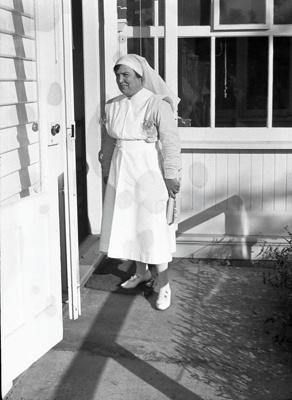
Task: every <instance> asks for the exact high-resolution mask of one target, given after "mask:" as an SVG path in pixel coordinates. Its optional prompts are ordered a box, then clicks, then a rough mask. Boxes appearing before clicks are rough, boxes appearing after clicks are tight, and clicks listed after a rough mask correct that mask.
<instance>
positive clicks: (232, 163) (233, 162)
mask: <svg viewBox="0 0 292 400" xmlns="http://www.w3.org/2000/svg"><path fill="white" fill-rule="evenodd" d="M234 196H237V198H236V199H235V200H234ZM238 196H239V156H238V152H236V153H233V152H232V153H230V154H227V208H228V209H231V210H234V208H236V209H238V208H239V199H238Z"/></svg>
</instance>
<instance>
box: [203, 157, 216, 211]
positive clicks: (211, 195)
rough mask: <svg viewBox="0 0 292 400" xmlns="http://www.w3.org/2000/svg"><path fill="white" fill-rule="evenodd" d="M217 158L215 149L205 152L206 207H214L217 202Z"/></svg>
mask: <svg viewBox="0 0 292 400" xmlns="http://www.w3.org/2000/svg"><path fill="white" fill-rule="evenodd" d="M215 162H216V159H215V151H208V152H206V153H205V166H204V167H205V168H204V169H205V208H206V209H208V208H210V207H213V206H214V205H215V203H216V193H215V187H216V169H217V167H216V163H215Z"/></svg>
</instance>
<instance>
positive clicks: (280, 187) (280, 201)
mask: <svg viewBox="0 0 292 400" xmlns="http://www.w3.org/2000/svg"><path fill="white" fill-rule="evenodd" d="M291 167H292V166H291V165H290V168H291ZM288 168H289V167H288V165H287V155H286V153H283V154H277V153H276V154H275V211H286V210H287V172H288ZM290 201H291V199H290Z"/></svg>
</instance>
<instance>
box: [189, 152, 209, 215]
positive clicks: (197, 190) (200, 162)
mask: <svg viewBox="0 0 292 400" xmlns="http://www.w3.org/2000/svg"><path fill="white" fill-rule="evenodd" d="M191 168H192V174H191V176H192V187H193V209H194V210H198V211H202V210H204V209H205V177H206V172H205V170H206V168H205V160H204V153H203V152H199V153H193V159H192V166H191Z"/></svg>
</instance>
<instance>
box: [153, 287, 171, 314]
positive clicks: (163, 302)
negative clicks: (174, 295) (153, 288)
mask: <svg viewBox="0 0 292 400" xmlns="http://www.w3.org/2000/svg"><path fill="white" fill-rule="evenodd" d="M170 298H171V290H170V288H169V286H168V287H167V288H162V289H160V291H159V294H158V299H157V301H156V308H157V309H158V310H161V311H164V310H166V309H167V308H168V307H169V306H170Z"/></svg>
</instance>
